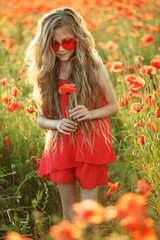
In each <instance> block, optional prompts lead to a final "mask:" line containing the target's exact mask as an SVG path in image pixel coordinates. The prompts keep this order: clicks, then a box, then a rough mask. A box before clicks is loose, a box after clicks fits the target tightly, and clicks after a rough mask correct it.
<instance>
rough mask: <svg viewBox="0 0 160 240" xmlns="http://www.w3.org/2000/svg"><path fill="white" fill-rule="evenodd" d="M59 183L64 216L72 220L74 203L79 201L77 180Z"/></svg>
mask: <svg viewBox="0 0 160 240" xmlns="http://www.w3.org/2000/svg"><path fill="white" fill-rule="evenodd" d="M57 184H58V188H59V192H60V196H61V201H62V211H63V218H64V219H68V220H71V218H70V216H71V213H72V204H73V203H75V202H77V189H76V180H74V182H70V183H57Z"/></svg>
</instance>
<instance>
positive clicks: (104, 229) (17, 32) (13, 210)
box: [0, 0, 160, 240]
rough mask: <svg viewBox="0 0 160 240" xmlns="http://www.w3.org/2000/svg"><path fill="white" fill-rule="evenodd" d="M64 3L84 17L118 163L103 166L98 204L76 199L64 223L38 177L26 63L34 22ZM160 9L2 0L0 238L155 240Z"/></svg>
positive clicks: (39, 144) (123, 0)
mask: <svg viewBox="0 0 160 240" xmlns="http://www.w3.org/2000/svg"><path fill="white" fill-rule="evenodd" d="M64 6H69V7H72V8H74V9H75V10H77V11H78V12H79V13H80V14H81V15H82V16H83V18H84V19H85V21H86V22H87V27H88V29H89V30H90V31H91V33H92V34H93V36H94V37H95V44H96V48H97V50H98V52H99V54H100V56H101V57H102V59H103V62H104V64H105V66H106V69H107V71H108V74H109V77H110V81H111V84H112V87H113V89H114V91H115V94H116V97H117V100H118V102H119V107H120V110H119V112H118V113H117V114H116V115H114V116H112V117H110V123H111V129H112V135H113V136H114V138H113V146H114V149H115V153H116V156H117V158H118V162H115V163H113V164H111V165H109V167H108V179H109V183H108V187H103V186H101V187H100V192H99V199H100V203H97V202H94V201H91V200H86V201H83V202H81V203H76V204H74V205H73V218H72V221H70V222H69V221H67V220H62V209H61V202H60V196H59V192H58V188H57V185H56V184H54V183H51V182H49V181H47V180H46V179H42V178H40V177H39V176H38V175H37V169H38V166H39V161H40V159H41V156H42V152H43V148H44V140H45V134H46V130H44V129H41V128H40V127H38V125H37V106H36V104H35V102H34V99H33V96H32V90H33V85H32V82H31V79H27V66H25V64H24V56H25V50H26V48H27V46H28V45H29V43H30V41H31V40H32V39H33V37H34V34H35V32H36V24H37V21H38V19H39V18H40V17H41V16H42V15H44V13H46V12H49V11H52V10H54V9H55V8H58V7H64ZM159 6H160V0H152V1H149V0H113V1H111V0H106V1H103V0H77V1H74V0H57V1H42V0H32V1H30V0H28V1H22V0H20V1H17V0H10V1H7V0H1V2H0V16H1V18H0V130H1V131H0V239H5V240H22V239H23V240H30V239H33V240H38V239H43V240H44V239H45V240H46V239H48V240H49V239H56V240H70V239H96V240H97V239H105V240H121V239H122V240H132V239H133V240H156V239H159V238H160V124H159V123H160V84H159V82H160V18H159V15H160V8H159ZM77 187H79V186H78V183H77ZM88 224H93V226H94V227H93V229H92V230H91V232H90V233H88V232H87V225H88Z"/></svg>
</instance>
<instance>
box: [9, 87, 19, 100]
mask: <svg viewBox="0 0 160 240" xmlns="http://www.w3.org/2000/svg"><path fill="white" fill-rule="evenodd" d="M20 91H21V89H20V88H19V87H11V89H10V92H11V95H13V96H14V97H15V98H16V97H17V95H18V94H19V93H20Z"/></svg>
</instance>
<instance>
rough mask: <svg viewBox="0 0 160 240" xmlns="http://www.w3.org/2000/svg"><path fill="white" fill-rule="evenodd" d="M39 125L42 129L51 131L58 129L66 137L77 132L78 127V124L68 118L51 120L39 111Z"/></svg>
mask: <svg viewBox="0 0 160 240" xmlns="http://www.w3.org/2000/svg"><path fill="white" fill-rule="evenodd" d="M37 124H38V126H40V127H41V128H45V129H51V130H53V129H57V130H58V131H59V132H61V133H63V134H66V135H70V134H71V132H75V131H76V129H77V125H78V124H77V123H76V122H74V121H72V120H70V119H67V118H63V119H60V120H58V119H57V120H52V119H49V118H47V117H45V116H44V115H42V114H41V113H40V112H39V111H38V118H37Z"/></svg>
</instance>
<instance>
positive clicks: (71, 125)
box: [56, 118, 78, 135]
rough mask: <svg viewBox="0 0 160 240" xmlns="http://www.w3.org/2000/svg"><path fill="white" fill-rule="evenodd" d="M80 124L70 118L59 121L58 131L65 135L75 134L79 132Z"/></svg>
mask: <svg viewBox="0 0 160 240" xmlns="http://www.w3.org/2000/svg"><path fill="white" fill-rule="evenodd" d="M77 127H78V124H77V123H76V122H74V121H72V120H70V119H68V118H63V119H62V120H59V121H58V123H57V125H56V129H57V130H58V131H59V132H61V133H64V134H67V135H70V134H71V132H75V131H76V130H77Z"/></svg>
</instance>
